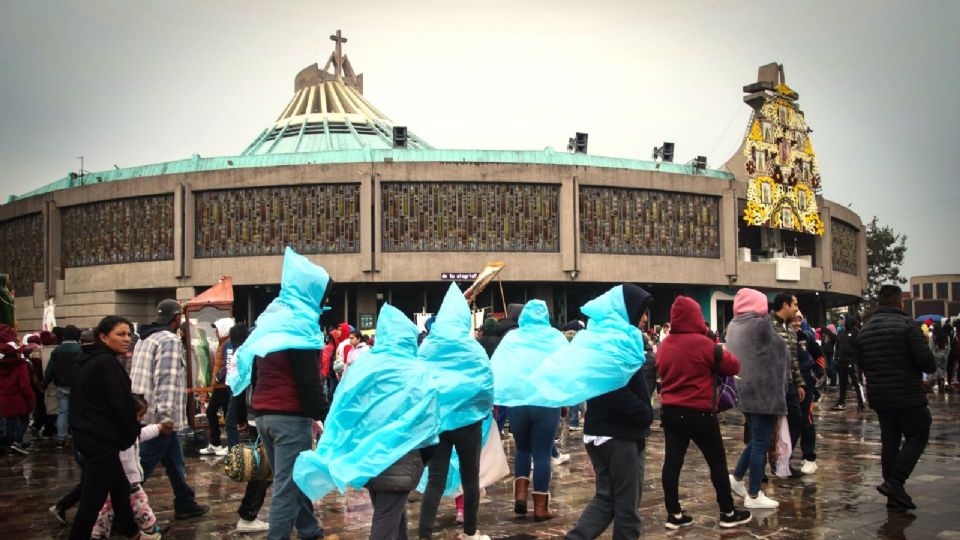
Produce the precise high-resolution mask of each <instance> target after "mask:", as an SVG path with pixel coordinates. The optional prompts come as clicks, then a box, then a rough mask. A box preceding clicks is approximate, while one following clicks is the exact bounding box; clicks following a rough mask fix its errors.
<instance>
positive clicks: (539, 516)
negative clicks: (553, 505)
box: [533, 491, 562, 521]
mask: <svg viewBox="0 0 960 540" xmlns="http://www.w3.org/2000/svg"><path fill="white" fill-rule="evenodd" d="M558 517H562V516H561V515H560V514H554V513H552V512H550V493H549V492H547V493H540V492H539V491H534V492H533V520H534V521H546V520H548V519H553V518H558Z"/></svg>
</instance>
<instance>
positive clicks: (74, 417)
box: [70, 315, 160, 540]
mask: <svg viewBox="0 0 960 540" xmlns="http://www.w3.org/2000/svg"><path fill="white" fill-rule="evenodd" d="M132 328H133V327H132V325H131V324H130V321H128V320H127V319H124V318H123V317H119V316H116V315H111V316H108V317H104V318H103V320H101V321H100V324H99V325H97V328H96V330H95V331H94V336H95V338H94V343H93V345H91V346H90V347H89V348H88V349H86V350H85V351H84V353H83V354H81V355H80V357H79V358H78V359H77V361H76V362H77V363H76V371H75V374H74V384H73V385H72V386H71V393H70V426H71V428H72V430H73V441H74V445H75V446H76V449H77V451H78V452H79V453H80V454H81V455H82V456H83V460H84V465H83V476H82V480H81V486H82V487H81V494H80V505H79V508H78V510H77V515H76V518H74V521H73V528H72V529H71V530H70V538H71V540H87V539H88V538H90V533H91V531H92V530H93V525H94V523H95V522H96V520H97V514H98V512H99V511H100V508H101V507H102V506H103V503H104V501H106V499H107V494H109V495H110V499H111V500H112V502H113V510H114V515H115V517H114V522H113V529H114V530H115V531H116V532H119V533H121V534H123V535H124V536H126V537H127V538H139V539H155V538H159V537H160V535H159V534H149V533H145V532H142V531H141V530H140V529H139V527H137V523H136V521H135V520H134V517H133V509H132V508H131V507H130V483H129V481H128V480H127V475H126V473H125V472H124V469H123V464H122V463H121V461H120V451H121V450H125V449H127V448H130V446H131V445H133V443H134V442H136V440H137V436H138V435H139V434H140V424H139V422H137V406H136V403H135V402H134V400H133V394H132V393H131V392H130V377H128V376H127V372H126V371H125V370H124V369H123V365H122V364H121V363H120V360H119V358H118V357H119V356H122V355H124V354H126V352H127V349H129V347H130V340H131V335H132V332H133V330H132Z"/></svg>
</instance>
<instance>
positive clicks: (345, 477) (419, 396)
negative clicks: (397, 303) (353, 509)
mask: <svg viewBox="0 0 960 540" xmlns="http://www.w3.org/2000/svg"><path fill="white" fill-rule="evenodd" d="M437 403H438V392H437V388H436V386H435V385H434V384H433V381H432V380H431V378H430V374H429V373H428V372H427V368H426V366H425V365H424V363H423V362H422V361H420V360H419V359H417V327H416V325H414V324H413V322H411V321H410V320H409V319H408V318H407V317H405V316H404V315H403V313H401V312H400V311H399V310H398V309H397V308H395V307H393V306H391V305H389V304H385V305H384V306H383V308H382V309H381V310H380V316H379V318H378V321H377V344H376V346H374V347H373V348H372V349H370V351H369V352H367V353H364V354H363V355H361V356H360V357H359V358H357V359H356V360H355V361H354V363H353V364H351V365H350V369H349V370H347V371H346V372H345V375H344V377H343V380H342V381H340V385H339V386H338V387H337V392H336V393H335V394H334V398H333V404H331V406H330V413H329V414H328V416H327V423H326V425H325V426H324V431H323V435H322V436H321V437H320V442H319V444H318V445H317V449H316V451H305V452H301V453H300V456H299V457H298V458H297V462H296V464H295V465H294V467H293V480H294V481H295V482H296V483H297V485H298V486H299V487H300V489H301V490H302V491H303V492H304V494H306V495H307V496H308V497H310V499H311V500H317V499H319V498H321V497H323V496H324V495H326V494H327V493H328V492H330V491H331V490H333V489H334V488H337V489H339V490H340V491H341V492H343V491H344V490H346V488H347V487H353V488H361V487H363V486H364V485H365V484H366V483H367V482H368V481H369V480H370V479H371V478H373V477H375V476H377V475H378V474H380V473H381V472H383V471H384V470H386V469H387V467H389V466H390V465H393V464H394V463H395V462H396V461H397V460H398V459H400V458H401V457H403V456H404V455H405V454H406V453H407V452H410V451H411V450H414V449H417V448H422V447H424V446H429V445H431V444H436V443H437V442H438V438H437V435H438V434H439V433H440V414H439V412H438V409H437Z"/></svg>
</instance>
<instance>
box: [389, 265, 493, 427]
mask: <svg viewBox="0 0 960 540" xmlns="http://www.w3.org/2000/svg"><path fill="white" fill-rule="evenodd" d="M471 326H472V320H471V317H470V306H468V305H467V301H466V300H465V299H464V298H463V293H462V292H460V288H459V287H457V284H456V283H451V284H450V288H449V289H448V290H447V295H446V296H445V297H444V299H443V303H442V304H441V305H440V310H439V311H438V312H437V318H436V320H435V321H434V323H433V326H432V327H431V329H430V334H429V335H427V338H426V339H425V340H424V341H423V343H421V344H420V350H419V351H418V353H417V356H418V357H419V358H420V360H422V361H423V363H424V365H425V366H426V368H427V370H428V371H429V372H430V376H431V377H432V378H433V381H434V384H435V385H436V386H437V390H438V391H439V392H440V422H441V431H450V430H454V429H457V428H461V427H463V426H468V425H470V424H472V423H474V422H477V421H479V420H482V419H484V418H485V417H487V416H488V415H489V414H490V410H491V409H492V408H493V372H492V371H491V370H490V359H489V358H488V357H487V353H486V351H484V350H483V346H482V345H480V343H479V342H478V341H477V340H476V339H475V338H474V337H473V336H472V335H471V331H472V328H471ZM379 341H380V335H379V332H378V334H377V344H378V345H379Z"/></svg>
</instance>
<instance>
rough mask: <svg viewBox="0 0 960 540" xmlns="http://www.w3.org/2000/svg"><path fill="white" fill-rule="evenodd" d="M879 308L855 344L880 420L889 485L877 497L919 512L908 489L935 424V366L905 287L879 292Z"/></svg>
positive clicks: (882, 459)
mask: <svg viewBox="0 0 960 540" xmlns="http://www.w3.org/2000/svg"><path fill="white" fill-rule="evenodd" d="M877 304H878V306H879V307H877V309H876V311H874V313H873V316H871V317H870V320H869V321H868V322H867V324H866V325H865V326H864V327H863V329H862V330H860V334H859V335H858V336H857V343H856V359H857V364H858V365H859V366H860V368H861V369H862V370H863V373H864V375H865V376H866V378H867V393H868V397H869V400H870V406H871V407H872V408H873V409H874V410H876V411H877V418H878V419H879V420H880V442H881V444H882V449H881V451H880V464H881V467H882V469H883V480H884V482H883V484H881V485H879V486H877V491H879V492H880V493H882V494H884V495H886V496H887V497H888V502H887V506H891V505H894V504H895V505H899V506H903V507H905V508H916V505H915V504H913V500H912V499H911V498H910V495H908V494H907V492H906V490H905V489H904V488H903V485H904V484H905V483H906V481H907V478H909V477H910V473H911V472H913V468H914V467H915V466H916V465H917V461H919V460H920V456H921V455H922V454H923V449H924V448H925V447H926V446H927V438H928V437H929V435H930V423H931V421H932V419H931V417H930V409H929V408H928V407H927V396H926V393H925V392H924V390H923V386H922V384H921V382H922V376H921V372H923V373H933V372H934V371H935V370H936V363H935V361H934V358H933V352H931V351H930V347H929V346H928V345H927V341H926V339H924V337H923V334H922V333H921V331H920V326H919V324H917V322H916V321H914V320H912V319H911V318H910V317H909V316H907V314H905V313H904V312H903V311H902V309H903V308H902V306H903V304H902V297H901V290H900V287H898V286H896V285H884V286H883V287H880V292H879V294H878V297H877ZM901 443H902V445H901Z"/></svg>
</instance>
